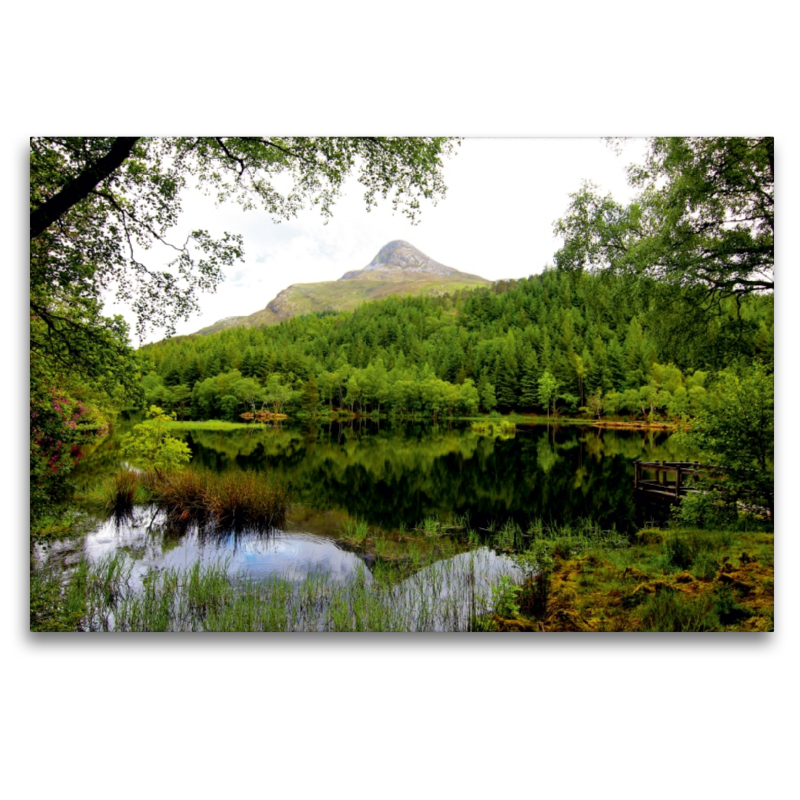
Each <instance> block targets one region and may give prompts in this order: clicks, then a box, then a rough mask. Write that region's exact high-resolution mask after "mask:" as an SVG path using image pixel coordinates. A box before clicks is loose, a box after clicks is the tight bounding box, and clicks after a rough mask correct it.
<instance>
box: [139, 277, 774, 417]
mask: <svg viewBox="0 0 800 800" xmlns="http://www.w3.org/2000/svg"><path fill="white" fill-rule="evenodd" d="M667 293H668V294H667ZM656 309H658V310H656ZM665 309H668V310H665ZM773 331H774V321H773V298H772V295H771V294H770V295H751V296H748V297H745V298H740V300H739V302H738V303H737V302H736V300H735V299H728V300H724V301H721V302H720V303H718V305H717V307H716V308H715V309H711V310H710V311H709V309H708V308H707V307H705V306H704V307H702V308H701V307H699V306H697V305H696V304H695V298H694V296H693V295H692V294H691V293H689V292H688V291H683V290H680V289H676V288H674V287H670V288H667V287H664V286H661V285H659V284H656V283H653V282H650V281H646V280H643V279H638V280H632V279H627V278H624V277H618V276H615V275H613V274H609V273H604V274H599V275H593V274H588V273H565V272H560V271H557V270H547V271H545V272H544V273H542V274H540V275H535V276H532V277H530V278H528V279H523V280H519V281H502V282H499V283H497V284H495V285H494V286H493V287H492V288H491V289H477V290H471V291H462V292H456V293H455V294H453V295H444V296H439V297H405V298H397V297H391V298H388V299H386V300H381V301H376V302H371V303H365V304H364V305H362V306H361V307H359V308H358V309H357V310H356V311H354V312H348V313H341V314H330V313H326V314H317V315H310V316H305V317H299V318H294V319H290V320H288V321H286V322H284V323H282V324H280V325H277V326H273V327H260V328H233V329H229V330H225V331H222V332H220V333H217V334H214V335H211V336H191V337H177V338H174V339H170V340H166V341H163V342H160V343H158V344H155V345H148V346H146V347H143V348H142V349H141V350H140V351H139V358H140V362H141V368H142V375H143V376H144V377H143V380H142V384H143V388H144V393H145V401H146V403H147V404H148V405H150V404H155V405H159V406H161V407H163V408H166V409H170V410H174V411H177V412H178V414H179V415H180V416H181V417H183V418H188V419H211V418H217V419H228V420H236V419H239V418H240V416H241V414H243V413H247V412H250V413H252V412H253V411H257V410H259V409H261V408H268V409H269V410H271V411H274V412H281V411H283V412H287V413H289V414H297V413H300V414H305V415H313V414H318V413H324V412H325V411H335V410H339V411H342V410H345V411H349V412H351V413H361V414H365V413H384V412H387V413H390V414H398V415H402V416H425V417H434V418H435V417H437V416H442V415H452V414H474V413H477V412H491V411H494V410H498V411H501V412H510V411H520V412H538V413H553V412H554V411H555V412H557V413H562V414H569V415H576V414H583V415H588V416H594V417H600V416H603V415H627V416H631V417H637V418H641V417H650V418H653V417H679V416H684V415H691V413H692V410H693V406H694V404H695V403H696V401H697V399H698V398H699V397H700V396H702V394H703V393H704V392H705V388H704V387H705V384H706V378H707V374H708V373H709V372H712V373H713V372H715V371H717V370H719V369H723V368H725V367H727V366H730V365H731V363H732V362H734V361H736V360H739V359H745V360H747V361H752V360H759V361H763V362H764V363H766V364H767V365H768V366H769V367H770V368H771V365H772V358H773Z"/></svg>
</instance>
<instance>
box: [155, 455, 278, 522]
mask: <svg viewBox="0 0 800 800" xmlns="http://www.w3.org/2000/svg"><path fill="white" fill-rule="evenodd" d="M149 485H150V487H151V491H152V494H153V496H154V499H155V501H156V503H157V505H158V506H159V507H160V508H163V509H164V510H165V511H166V512H167V514H168V515H169V516H170V517H171V518H172V519H174V520H176V521H179V522H191V521H197V522H214V523H216V524H219V525H222V526H225V527H232V528H243V527H245V526H246V527H251V528H257V529H264V530H267V529H269V528H273V527H278V526H280V525H283V524H284V522H285V521H286V511H287V509H288V506H289V496H288V492H287V491H286V489H285V488H284V487H283V486H282V485H281V484H279V483H275V482H273V481H271V480H270V479H268V478H266V477H265V476H264V475H262V474H260V473H257V472H249V471H248V472H231V473H225V474H222V475H219V474H217V473H214V472H209V471H206V470H199V469H187V470H183V471H181V472H176V473H170V474H158V473H151V474H150V475H149Z"/></svg>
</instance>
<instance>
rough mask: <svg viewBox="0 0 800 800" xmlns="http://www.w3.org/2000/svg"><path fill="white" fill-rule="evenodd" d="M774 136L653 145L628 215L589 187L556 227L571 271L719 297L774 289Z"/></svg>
mask: <svg viewBox="0 0 800 800" xmlns="http://www.w3.org/2000/svg"><path fill="white" fill-rule="evenodd" d="M773 151H774V142H773V139H772V137H759V138H741V137H709V138H704V137H690V138H680V137H671V138H664V137H661V138H654V139H652V140H651V141H650V151H649V153H648V156H647V160H646V163H645V164H644V165H643V166H641V167H633V168H631V169H630V170H629V180H630V182H631V184H632V185H633V186H635V187H637V188H639V189H640V190H641V193H640V195H639V197H638V198H637V199H636V200H635V202H633V203H632V204H631V205H629V206H628V207H622V206H620V205H618V204H616V203H615V202H614V201H613V199H612V198H611V197H610V196H606V197H600V196H599V195H598V194H597V192H596V189H595V187H593V186H592V185H591V184H584V186H583V187H582V188H581V189H580V191H578V192H576V193H575V194H574V195H572V196H571V197H572V201H571V203H570V207H569V209H568V211H567V214H566V215H565V216H564V217H563V218H562V219H561V220H558V221H557V222H556V223H555V226H554V229H555V232H556V234H557V235H559V236H561V237H563V239H564V245H563V247H562V248H561V249H560V250H559V252H558V253H556V255H555V263H556V265H557V266H558V268H559V269H564V270H591V269H613V270H617V271H622V272H628V273H631V274H635V275H639V276H648V277H651V278H656V279H659V280H662V281H665V282H667V283H669V284H673V285H675V286H681V287H697V288H701V289H703V290H704V291H705V292H706V293H709V292H711V293H717V294H718V295H719V296H720V297H728V296H742V295H746V294H750V293H753V292H761V291H765V290H771V289H772V288H773V266H774V257H773V240H774V175H773V172H774V164H773V162H774V153H773Z"/></svg>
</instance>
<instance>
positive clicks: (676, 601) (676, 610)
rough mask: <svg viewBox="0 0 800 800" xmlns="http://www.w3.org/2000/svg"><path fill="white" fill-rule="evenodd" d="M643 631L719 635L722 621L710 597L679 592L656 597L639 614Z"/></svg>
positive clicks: (662, 592)
mask: <svg viewBox="0 0 800 800" xmlns="http://www.w3.org/2000/svg"><path fill="white" fill-rule="evenodd" d="M640 616H641V620H642V630H644V631H656V632H661V633H688V632H695V633H697V632H703V631H717V630H719V628H720V620H719V618H718V617H717V615H716V614H715V612H714V604H713V600H712V599H711V598H710V597H709V596H708V595H702V596H700V597H696V598H695V597H687V596H685V595H683V594H681V593H680V592H677V591H661V592H658V593H656V594H655V595H653V596H652V597H651V598H650V599H649V600H648V601H647V603H646V604H645V605H644V607H643V608H642V609H641V611H640Z"/></svg>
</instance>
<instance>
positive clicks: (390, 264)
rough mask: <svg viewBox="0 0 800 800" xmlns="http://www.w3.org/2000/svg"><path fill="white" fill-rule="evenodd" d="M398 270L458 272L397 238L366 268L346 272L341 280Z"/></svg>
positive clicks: (445, 273)
mask: <svg viewBox="0 0 800 800" xmlns="http://www.w3.org/2000/svg"><path fill="white" fill-rule="evenodd" d="M398 270H401V271H402V272H417V273H419V272H422V273H426V274H429V275H452V274H453V273H455V272H458V270H456V269H453V268H452V267H446V266H445V265H444V264H440V263H439V262H438V261H434V260H433V259H432V258H429V257H428V256H426V255H425V253H423V252H422V251H421V250H418V249H417V248H416V247H414V245H413V244H410V243H409V242H406V241H404V240H403V239H395V240H394V241H392V242H389V243H388V244H385V245H384V246H383V247H381V249H380V250H379V251H378V254H377V255H376V256H375V258H373V259H372V261H370V262H369V264H367V266H366V267H364V269H357V270H351V271H350V272H345V274H344V275H342V277H341V278H340V279H339V280H342V281H346V280H353V279H358V278H366V277H373V276H370V275H368V273H371V272H384V273H385V272H397V271H398ZM374 277H378V276H374Z"/></svg>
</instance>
